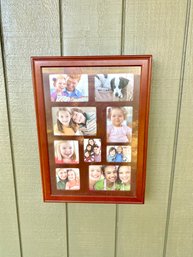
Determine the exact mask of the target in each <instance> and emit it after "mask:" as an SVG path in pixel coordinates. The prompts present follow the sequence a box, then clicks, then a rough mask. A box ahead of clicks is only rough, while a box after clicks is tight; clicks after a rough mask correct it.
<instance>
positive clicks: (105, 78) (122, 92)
mask: <svg viewBox="0 0 193 257" xmlns="http://www.w3.org/2000/svg"><path fill="white" fill-rule="evenodd" d="M123 75H125V74H97V75H95V89H96V90H98V91H110V92H112V93H113V98H114V101H115V99H117V101H120V100H121V99H127V100H129V101H131V100H132V98H133V87H132V86H131V83H130V82H131V81H130V79H128V78H125V77H123ZM112 93H111V94H112Z"/></svg>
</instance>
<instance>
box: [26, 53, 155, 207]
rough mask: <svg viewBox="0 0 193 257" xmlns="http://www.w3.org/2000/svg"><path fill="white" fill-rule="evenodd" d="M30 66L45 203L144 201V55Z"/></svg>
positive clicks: (48, 60)
mask: <svg viewBox="0 0 193 257" xmlns="http://www.w3.org/2000/svg"><path fill="white" fill-rule="evenodd" d="M31 60H32V71H33V85H34V97H35V107H36V118H37V128H38V139H39V152H40V163H41V174H42V185H43V196H44V201H46V202H87V203H88V202H91V203H144V195H145V177H146V155H147V141H148V140H147V139H148V116H149V103H150V80H151V62H152V57H151V55H144V56H126V55H125V56H87V57H86V56H79V57H78V56H69V57H32V58H31Z"/></svg>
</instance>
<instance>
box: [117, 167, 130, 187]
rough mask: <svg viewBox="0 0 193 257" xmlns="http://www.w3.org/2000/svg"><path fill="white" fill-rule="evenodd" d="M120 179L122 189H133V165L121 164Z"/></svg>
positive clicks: (119, 169)
mask: <svg viewBox="0 0 193 257" xmlns="http://www.w3.org/2000/svg"><path fill="white" fill-rule="evenodd" d="M118 179H119V180H120V182H119V183H120V188H119V190H120V191H130V190H131V166H119V168H118Z"/></svg>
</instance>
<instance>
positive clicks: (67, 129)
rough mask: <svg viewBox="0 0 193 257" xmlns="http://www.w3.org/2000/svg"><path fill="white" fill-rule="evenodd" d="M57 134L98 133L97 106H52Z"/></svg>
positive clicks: (54, 129) (88, 134) (54, 130)
mask: <svg viewBox="0 0 193 257" xmlns="http://www.w3.org/2000/svg"><path fill="white" fill-rule="evenodd" d="M52 123H53V132H54V135H56V136H73V135H75V136H79V135H80V136H85V135H86V136H92V135H96V131H97V127H96V107H69V106H68V107H52Z"/></svg>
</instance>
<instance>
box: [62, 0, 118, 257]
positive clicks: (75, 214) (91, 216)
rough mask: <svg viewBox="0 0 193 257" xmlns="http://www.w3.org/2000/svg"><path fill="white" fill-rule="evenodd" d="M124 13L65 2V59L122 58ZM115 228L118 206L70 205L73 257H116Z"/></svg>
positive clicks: (114, 7) (109, 5)
mask: <svg viewBox="0 0 193 257" xmlns="http://www.w3.org/2000/svg"><path fill="white" fill-rule="evenodd" d="M121 11H122V5H121V2H120V1H101V0H97V1H94V0H92V1H88V0H83V1H76V0H73V1H62V28H63V55H103V54H106V55H107V54H120V49H121ZM85 172H86V171H85ZM115 225H116V208H115V205H103V204H102V205H101V204H97V205H93V204H68V230H69V254H70V256H73V257H76V256H77V257H81V256H85V254H86V255H87V256H92V257H95V256H97V257H99V256H100V257H101V256H109V257H112V256H114V247H115V244H114V243H115Z"/></svg>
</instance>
